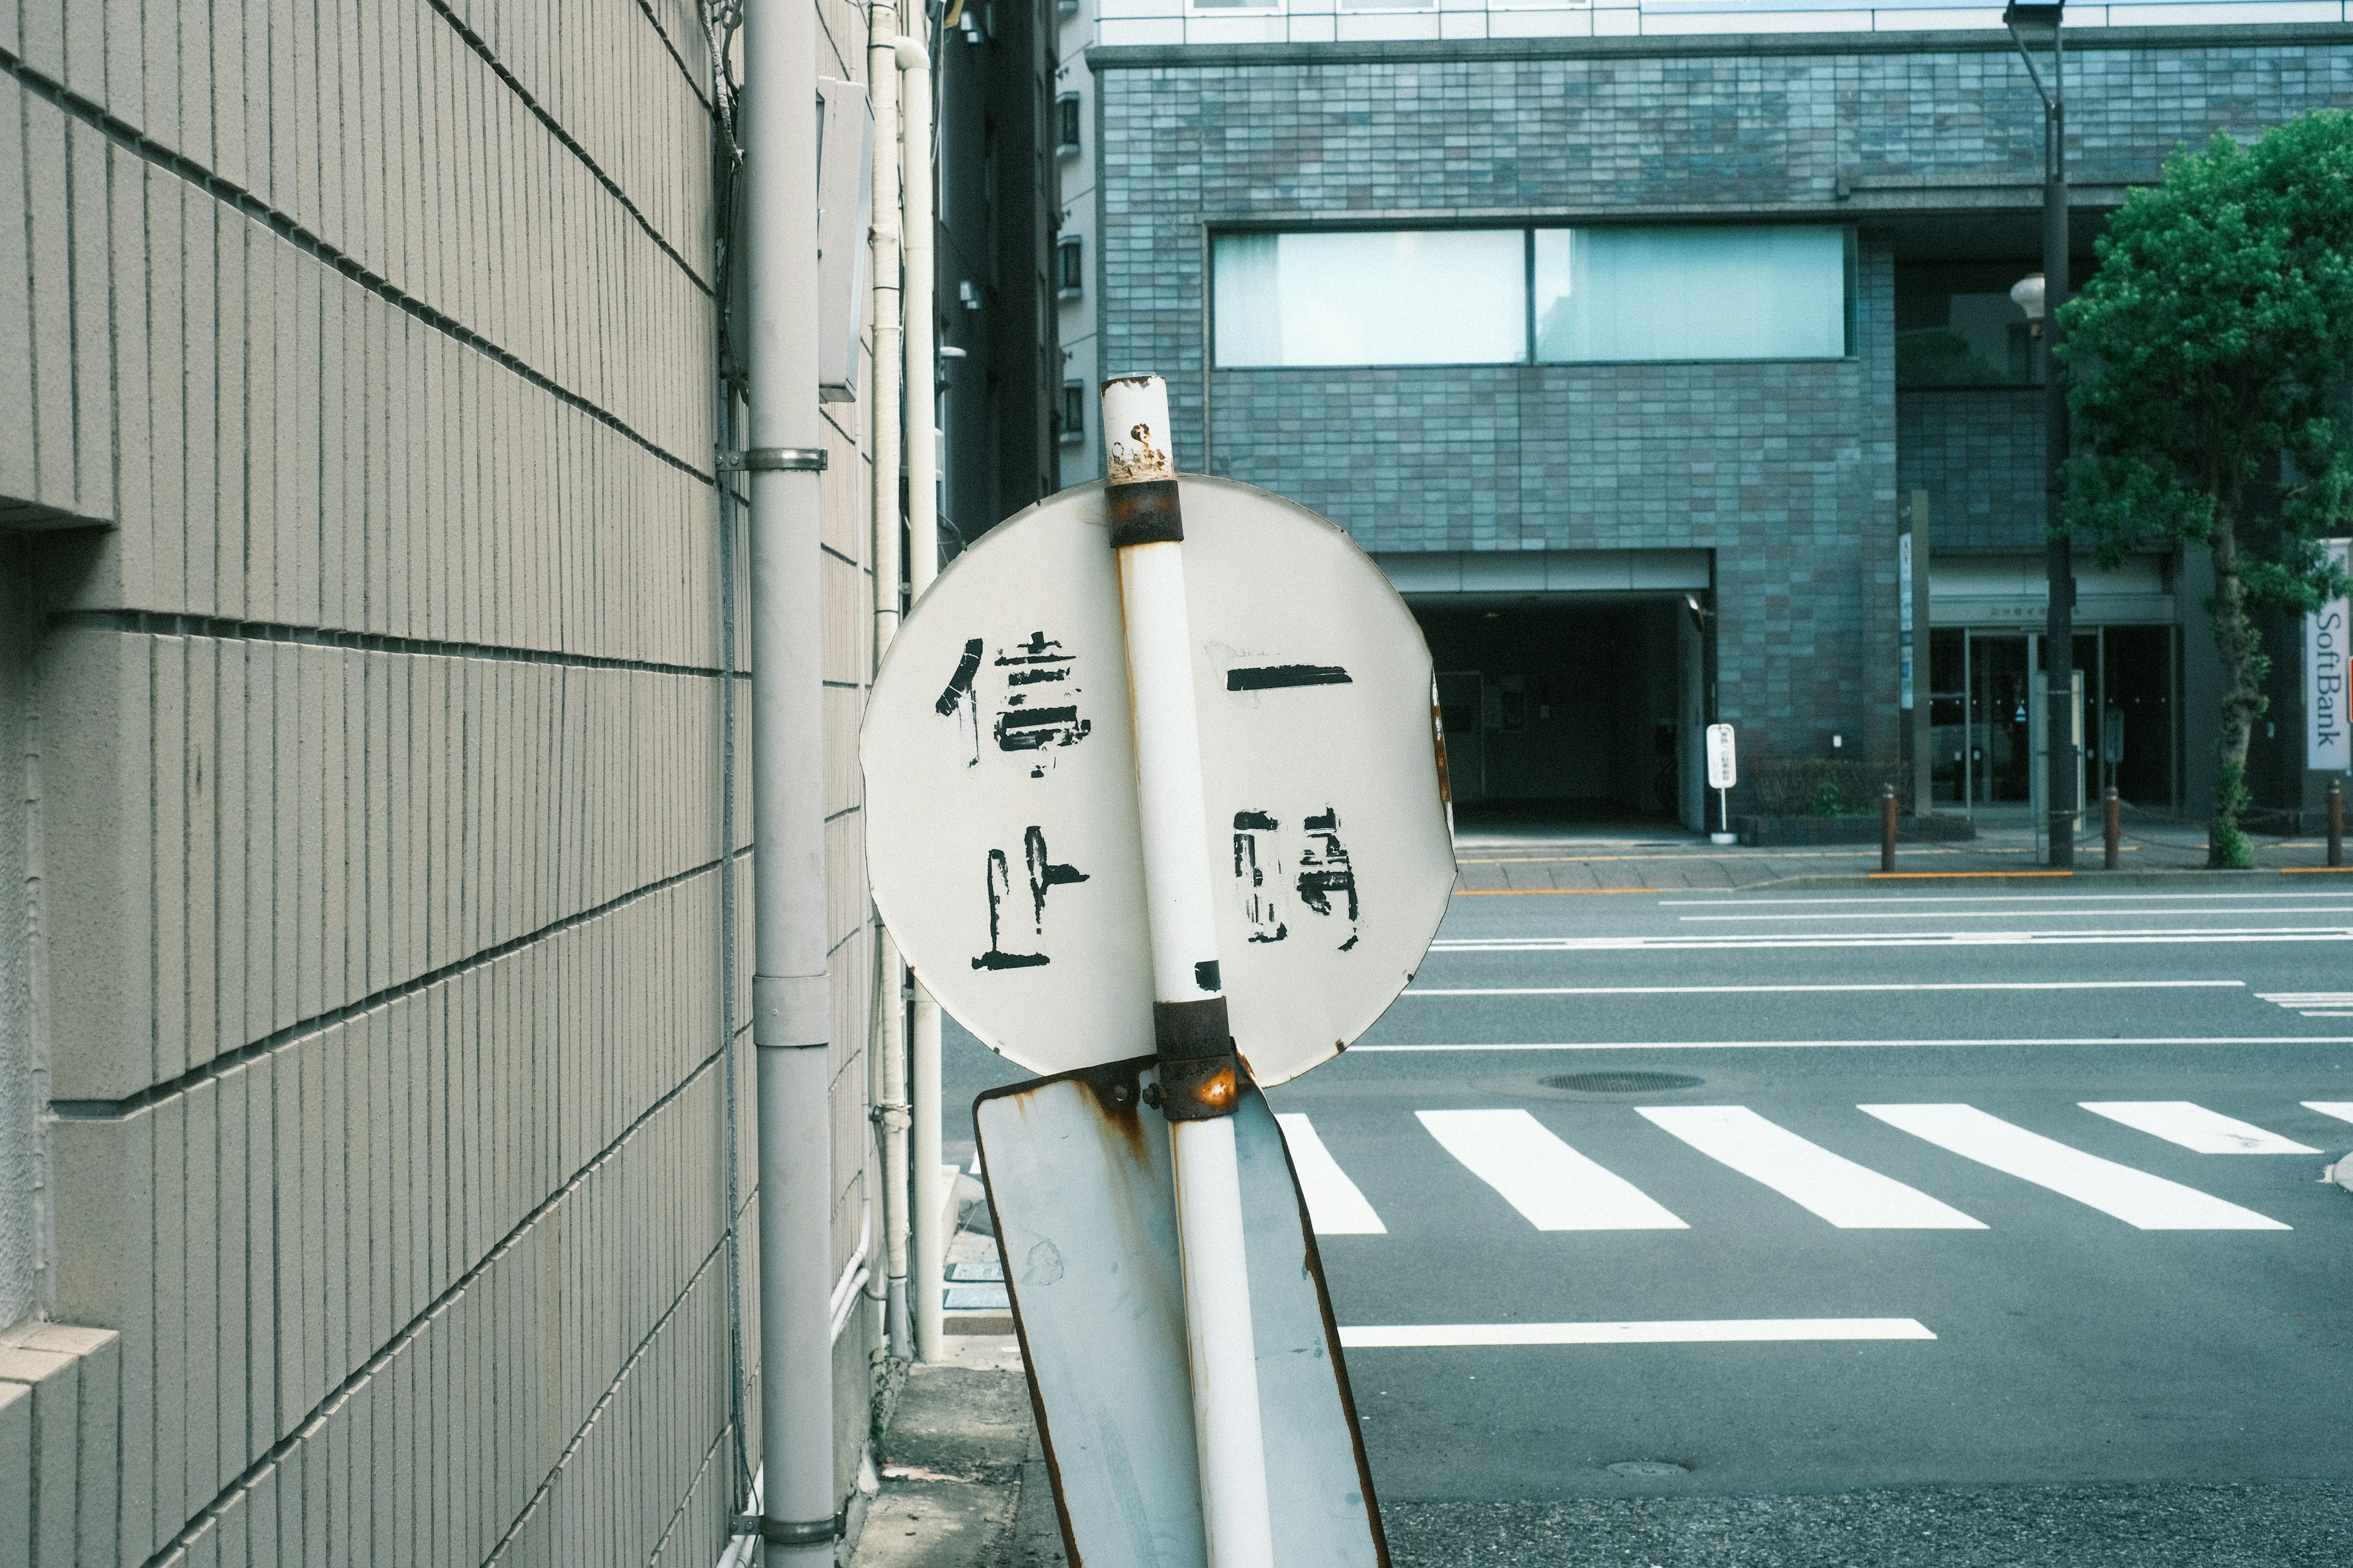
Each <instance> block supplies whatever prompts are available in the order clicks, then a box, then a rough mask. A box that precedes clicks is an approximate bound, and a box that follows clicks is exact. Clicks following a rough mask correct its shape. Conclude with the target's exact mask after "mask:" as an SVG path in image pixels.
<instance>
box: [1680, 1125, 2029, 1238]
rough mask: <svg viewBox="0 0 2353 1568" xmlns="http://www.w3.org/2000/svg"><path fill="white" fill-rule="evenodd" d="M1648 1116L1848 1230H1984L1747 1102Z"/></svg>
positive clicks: (1948, 1207)
mask: <svg viewBox="0 0 2353 1568" xmlns="http://www.w3.org/2000/svg"><path fill="white" fill-rule="evenodd" d="M1635 1109H1636V1110H1640V1111H1641V1114H1642V1115H1643V1117H1644V1118H1645V1119H1647V1120H1648V1121H1651V1122H1652V1123H1654V1124H1656V1125H1657V1126H1660V1127H1662V1128H1664V1129H1665V1130H1666V1131H1669V1132H1672V1133H1673V1134H1674V1135H1675V1136H1676V1137H1678V1138H1680V1139H1682V1140H1683V1142H1686V1143H1688V1144H1690V1145H1691V1146H1692V1147H1693V1148H1694V1149H1696V1150H1698V1151H1699V1152H1701V1153H1703V1154H1705V1155H1706V1156H1708V1158H1710V1159H1712V1160H1716V1161H1719V1162H1721V1163H1724V1164H1726V1165H1729V1166H1731V1167H1732V1168H1733V1169H1734V1170H1736V1171H1737V1172H1739V1173H1741V1174H1742V1175H1744V1176H1746V1177H1748V1178H1749V1179H1750V1180H1752V1181H1757V1182H1762V1183H1763V1184H1765V1185H1767V1186H1768V1187H1770V1188H1772V1189H1773V1190H1774V1191H1775V1192H1777V1193H1778V1194H1781V1195H1782V1196H1783V1197H1785V1198H1788V1200H1789V1201H1790V1202H1792V1203H1795V1204H1797V1205H1799V1206H1800V1207H1803V1208H1808V1209H1811V1210H1812V1211H1813V1212H1814V1213H1816V1214H1818V1215H1821V1216H1822V1218H1824V1219H1826V1220H1828V1221H1830V1222H1831V1224H1832V1225H1834V1226H1838V1227H1839V1228H1840V1229H1841V1230H1983V1229H1984V1228H1985V1223H1984V1222H1983V1221H1982V1220H1976V1219H1971V1218H1970V1217H1969V1216H1968V1215H1965V1214H1963V1213H1962V1212H1961V1211H1960V1210H1958V1209H1957V1208H1954V1207H1952V1206H1951V1205H1947V1204H1942V1203H1939V1202H1937V1201H1936V1199H1935V1198H1932V1197H1930V1196H1929V1195H1928V1194H1926V1193H1924V1192H1922V1191H1920V1190H1919V1189H1918V1188H1916V1187H1908V1186H1905V1184H1903V1183H1902V1182H1899V1181H1897V1180H1896V1179H1895V1178H1894V1177H1893V1176H1883V1175H1881V1174H1880V1173H1878V1172H1877V1171H1874V1170H1872V1169H1870V1168H1868V1167H1867V1166H1863V1165H1858V1164H1856V1163H1854V1162H1853V1161H1852V1160H1850V1159H1847V1158H1846V1157H1845V1156H1843V1155H1841V1154H1833V1153H1831V1152H1830V1151H1829V1150H1828V1149H1825V1148H1823V1147H1822V1146H1821V1145H1820V1144H1819V1143H1815V1142H1810V1141H1808V1140H1806V1139H1804V1138H1800V1137H1799V1136H1798V1135H1797V1134H1796V1133H1794V1132H1792V1131H1789V1130H1788V1128H1786V1127H1783V1126H1780V1125H1779V1124H1778V1123H1776V1122H1772V1121H1767V1120H1766V1119H1765V1118H1764V1117H1762V1116H1759V1115H1757V1112H1755V1111H1753V1110H1749V1109H1748V1108H1747V1107H1746V1106H1745V1105H1644V1106H1637V1107H1636V1108H1635Z"/></svg>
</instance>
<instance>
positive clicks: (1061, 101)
mask: <svg viewBox="0 0 2353 1568" xmlns="http://www.w3.org/2000/svg"><path fill="white" fill-rule="evenodd" d="M1054 149H1055V151H1056V152H1059V153H1075V152H1077V151H1078V150H1079V95H1078V94H1077V93H1075V92H1066V93H1064V94H1062V96H1061V97H1060V98H1058V99H1056V100H1054Z"/></svg>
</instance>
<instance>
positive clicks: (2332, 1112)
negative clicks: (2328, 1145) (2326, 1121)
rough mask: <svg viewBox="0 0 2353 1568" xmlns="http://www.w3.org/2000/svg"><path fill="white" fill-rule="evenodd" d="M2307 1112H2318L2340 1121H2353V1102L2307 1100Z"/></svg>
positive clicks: (2305, 1105) (2305, 1104) (2305, 1106)
mask: <svg viewBox="0 0 2353 1568" xmlns="http://www.w3.org/2000/svg"><path fill="white" fill-rule="evenodd" d="M2304 1108H2305V1109H2306V1110H2317V1111H2318V1112H2320V1114H2321V1115H2323V1116H2334V1117H2335V1118H2337V1121H2353V1100H2306V1101H2305V1102H2304Z"/></svg>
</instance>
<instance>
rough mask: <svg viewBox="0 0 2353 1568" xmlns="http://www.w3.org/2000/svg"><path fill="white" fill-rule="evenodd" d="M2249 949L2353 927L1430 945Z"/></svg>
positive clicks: (2351, 937) (1447, 947)
mask: <svg viewBox="0 0 2353 1568" xmlns="http://www.w3.org/2000/svg"><path fill="white" fill-rule="evenodd" d="M2222 942H2353V926H2211V927H2198V926H2183V927H2178V928H2173V929H2169V930H2168V929H2159V930H2143V931H2133V930H2124V931H1900V932H1897V931H1891V932H1887V933H1885V934H1883V935H1875V936H1874V935H1865V934H1863V933H1862V932H1856V933H1854V934H1853V935H1839V934H1835V933H1831V932H1823V933H1820V934H1816V933H1813V932H1798V931H1793V932H1791V933H1790V934H1788V935H1787V936H1774V935H1768V934H1765V933H1762V932H1760V933H1758V934H1757V935H1755V936H1720V937H1719V936H1548V937H1521V938H1513V939H1508V940H1506V939H1485V940H1482V939H1478V938H1463V939H1450V940H1446V941H1441V942H1432V943H1430V952H1438V953H1454V952H1711V951H1729V950H1733V949H1744V948H1765V949H1783V948H1807V947H2027V946H2032V947H2111V946H2150V945H2157V946H2174V945H2184V944H2189V943H2196V944H2198V945H2200V946H2204V945H2209V944H2214V943H2222Z"/></svg>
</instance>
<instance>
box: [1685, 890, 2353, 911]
mask: <svg viewBox="0 0 2353 1568" xmlns="http://www.w3.org/2000/svg"><path fill="white" fill-rule="evenodd" d="M2168 899H2174V900H2185V901H2195V902H2198V903H2219V902H2221V901H2222V900H2225V899H2239V900H2247V899H2353V893H2321V892H2312V893H2282V892H2277V891H2274V892H2269V893H2146V892H2144V893H1921V894H1912V895H1908V896H1898V895H1895V894H1892V893H1875V894H1872V895H1870V896H1868V897H1862V898H1846V899H1794V898H1762V899H1760V898H1746V899H1661V900H1659V907H1660V908H1661V909H1662V910H1698V909H1708V908H1711V907H1719V908H1720V907H1732V908H1738V907H1740V906H1742V905H1746V906H1748V907H1750V908H1765V907H1768V906H1775V905H1782V904H2081V903H2091V902H2094V901H2097V900H2107V901H2108V902H2111V903H2137V904H2154V903H2161V902H2163V901H2164V900H2168Z"/></svg>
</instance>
